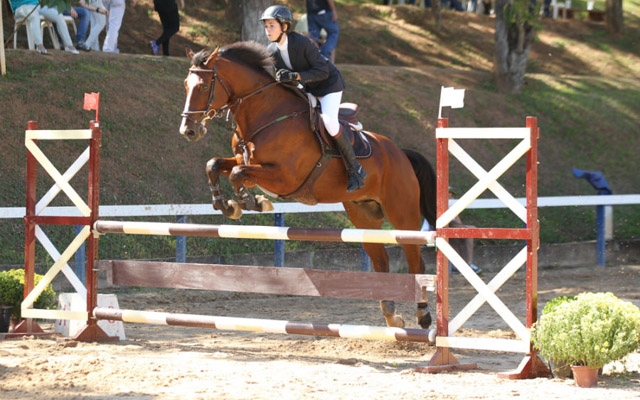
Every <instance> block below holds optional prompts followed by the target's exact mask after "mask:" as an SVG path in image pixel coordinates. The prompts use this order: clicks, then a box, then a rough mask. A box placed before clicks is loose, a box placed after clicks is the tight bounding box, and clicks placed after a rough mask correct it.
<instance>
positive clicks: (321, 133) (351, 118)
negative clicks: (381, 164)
mask: <svg viewBox="0 0 640 400" xmlns="http://www.w3.org/2000/svg"><path fill="white" fill-rule="evenodd" d="M309 105H310V109H311V112H310V114H309V116H310V119H311V130H313V132H315V133H316V136H318V140H319V141H320V146H321V147H322V148H323V152H326V153H328V154H329V155H331V157H341V155H340V153H339V152H338V150H337V149H336V147H335V142H334V141H333V139H332V138H331V135H329V133H328V132H327V130H326V129H325V127H324V122H323V121H322V118H321V117H320V104H319V103H318V104H317V105H316V106H315V107H313V105H312V104H311V102H310V104H309ZM338 120H339V121H340V125H341V126H342V134H343V135H346V138H347V139H348V140H349V142H350V143H351V146H352V147H353V152H354V153H355V155H356V158H368V157H371V144H370V143H369V140H368V139H367V136H366V134H365V131H363V130H362V124H361V123H360V121H358V105H357V104H355V103H342V104H340V109H339V111H338Z"/></svg>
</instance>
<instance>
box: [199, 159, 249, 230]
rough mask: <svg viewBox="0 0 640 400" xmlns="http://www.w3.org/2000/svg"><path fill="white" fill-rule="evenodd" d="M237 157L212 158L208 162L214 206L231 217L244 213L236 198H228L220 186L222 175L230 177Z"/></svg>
mask: <svg viewBox="0 0 640 400" xmlns="http://www.w3.org/2000/svg"><path fill="white" fill-rule="evenodd" d="M236 165H237V163H236V159H235V158H212V159H211V160H209V162H207V167H206V171H207V178H208V179H209V190H211V198H212V202H213V208H214V209H215V210H220V211H222V215H224V216H225V217H227V218H231V219H238V218H240V216H241V215H242V210H241V209H240V206H239V205H238V202H236V201H235V200H226V199H225V197H224V193H223V192H222V188H221V187H220V175H221V174H222V175H225V176H227V177H229V173H230V172H231V169H232V168H233V167H234V166H236Z"/></svg>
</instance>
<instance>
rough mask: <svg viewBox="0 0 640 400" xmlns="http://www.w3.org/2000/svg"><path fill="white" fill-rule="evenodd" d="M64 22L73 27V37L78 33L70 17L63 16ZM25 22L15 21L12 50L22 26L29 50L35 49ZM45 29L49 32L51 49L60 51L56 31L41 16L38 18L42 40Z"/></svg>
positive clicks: (49, 22)
mask: <svg viewBox="0 0 640 400" xmlns="http://www.w3.org/2000/svg"><path fill="white" fill-rule="evenodd" d="M64 21H65V22H66V23H67V25H71V26H72V27H73V33H74V35H75V34H76V33H78V28H77V27H76V22H75V21H74V19H73V17H71V16H70V15H65V16H64ZM26 23H27V21H26V20H24V19H23V20H16V22H15V25H14V27H13V32H14V34H13V48H14V49H16V48H17V47H18V28H20V26H24V27H25V31H26V32H27V42H28V43H29V50H33V49H34V48H35V44H34V43H33V38H32V37H31V34H30V33H29V30H28V29H26ZM45 28H46V29H47V31H48V32H49V37H50V38H51V43H53V47H54V48H55V49H56V50H60V48H61V47H60V41H59V40H58V35H57V34H56V30H55V28H54V26H53V23H52V22H51V21H49V20H47V19H45V18H44V17H43V16H40V29H41V31H42V37H43V38H44V30H45Z"/></svg>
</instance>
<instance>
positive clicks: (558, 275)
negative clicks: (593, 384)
mask: <svg viewBox="0 0 640 400" xmlns="http://www.w3.org/2000/svg"><path fill="white" fill-rule="evenodd" d="M492 277H493V274H486V275H485V276H483V279H484V280H485V281H488V280H489V279H491V278H492ZM450 288H451V289H450V290H451V298H452V299H451V300H452V313H455V312H456V311H457V310H459V309H460V308H461V307H462V306H463V305H464V304H466V302H468V301H469V300H470V299H471V297H472V296H473V295H474V294H475V292H474V289H473V288H472V287H470V286H469V285H468V284H466V281H465V279H464V278H463V277H461V276H459V275H455V276H452V277H451V284H450ZM583 291H611V292H613V293H614V294H616V295H617V296H618V297H620V298H623V299H625V300H630V301H632V302H634V303H635V304H638V303H639V302H640V266H638V265H634V266H618V267H607V268H606V269H602V268H600V267H595V266H588V267H582V268H569V269H549V270H544V271H541V272H540V277H539V295H540V303H539V305H540V307H542V306H543V305H544V303H545V302H546V301H548V300H550V299H551V298H554V297H556V296H558V295H566V294H577V293H580V292H583ZM524 292H525V279H524V273H523V272H518V273H517V274H516V275H515V276H514V277H513V278H512V279H511V280H510V281H508V282H507V283H506V284H505V286H503V288H502V289H500V290H499V292H498V296H499V297H500V298H501V299H502V300H503V301H504V302H505V303H506V304H507V305H508V306H509V307H510V309H512V310H513V312H514V313H515V314H516V315H517V316H518V317H519V318H521V319H523V318H524ZM118 301H119V305H120V308H123V309H139V310H142V309H144V310H155V311H168V312H179V313H200V314H209V315H228V316H235V317H257V318H268V319H282V320H294V321H314V322H317V323H348V324H359V325H381V324H382V317H381V315H380V313H379V310H378V305H377V303H376V302H371V301H357V300H348V301H347V300H336V299H322V298H300V297H283V296H264V295H256V294H244V293H229V292H199V291H184V290H172V289H170V290H145V291H140V290H137V291H135V292H133V291H131V293H125V292H120V293H118ZM431 302H432V304H433V303H434V300H431ZM399 306H400V309H401V312H402V313H403V314H404V315H405V317H406V318H405V319H407V320H408V324H407V325H408V326H409V327H415V325H416V324H415V321H413V318H412V315H413V314H414V308H413V307H414V306H413V305H412V304H408V303H402V304H400V305H399ZM43 327H45V328H48V329H51V327H52V324H45V325H43ZM125 334H126V336H127V339H126V340H123V341H119V342H116V343H110V344H106V343H102V344H101V343H78V342H75V341H69V342H66V343H63V342H61V341H59V340H56V338H58V339H59V338H60V337H59V336H56V335H52V336H49V337H40V338H34V337H25V338H21V339H10V340H3V341H0V398H2V399H24V398H29V399H50V398H57V399H74V398H83V397H88V398H96V399H98V398H99V399H107V398H133V399H152V398H169V399H171V398H189V399H192V398H193V399H214V398H215V399H274V398H278V399H299V398H307V399H364V398H366V399H383V398H384V399H389V398H396V399H418V398H420V399H422V398H440V399H470V398H473V399H480V398H491V399H496V398H500V399H502V398H513V397H517V398H525V399H533V398H542V399H566V398H580V399H596V398H598V399H602V398H610V399H632V398H637V397H638V393H640V353H635V354H633V355H631V356H630V357H629V359H628V360H626V362H625V365H622V364H618V365H616V366H607V367H605V370H604V375H603V376H601V378H600V380H599V383H598V387H597V388H591V389H582V388H578V387H576V386H575V384H574V382H573V380H571V379H566V380H564V379H547V378H538V379H532V380H522V381H515V380H505V379H500V378H499V377H498V375H497V374H498V373H499V372H505V371H510V370H512V369H515V368H516V367H517V366H518V364H519V362H520V361H521V360H522V358H523V356H522V355H521V354H510V353H498V352H486V351H470V350H456V349H454V350H453V353H454V355H455V356H456V357H457V359H458V360H459V361H460V362H461V363H477V369H475V370H471V371H456V372H447V373H440V374H424V373H418V372H416V367H420V366H425V365H426V364H427V363H428V361H429V359H430V358H431V355H432V354H433V353H434V351H435V348H434V347H432V346H429V345H425V344H418V343H405V342H376V341H368V340H360V339H344V338H326V337H311V336H296V335H291V336H286V335H277V334H260V333H250V332H247V333H243V332H230V331H216V330H206V329H199V328H183V327H167V326H157V325H138V324H126V325H125ZM459 334H460V335H464V336H485V337H486V336H490V337H511V336H512V333H511V330H510V329H509V328H508V327H507V326H506V324H505V323H503V322H501V320H500V319H499V317H498V315H497V314H496V313H495V312H494V311H493V310H492V309H491V308H490V307H488V306H486V305H485V306H483V307H482V308H481V309H480V310H479V311H478V313H477V314H476V315H474V316H473V317H472V318H471V319H470V320H469V321H468V322H467V323H466V324H465V325H464V327H463V329H462V331H461V332H460V333H459Z"/></svg>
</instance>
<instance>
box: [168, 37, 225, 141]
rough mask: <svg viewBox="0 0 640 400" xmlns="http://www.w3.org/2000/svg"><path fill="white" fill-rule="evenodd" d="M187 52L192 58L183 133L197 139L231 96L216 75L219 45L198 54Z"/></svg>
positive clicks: (186, 86) (191, 139)
mask: <svg viewBox="0 0 640 400" xmlns="http://www.w3.org/2000/svg"><path fill="white" fill-rule="evenodd" d="M187 56H188V57H189V58H191V67H190V68H189V75H187V78H186V79H185V80H184V88H185V90H186V92H187V99H186V102H185V105H184V111H182V123H181V124H180V134H181V135H182V136H184V137H186V138H187V139H188V140H190V141H196V140H199V139H200V138H201V137H202V136H204V135H205V134H206V133H207V125H208V124H209V120H210V119H211V118H213V117H216V116H219V115H220V114H222V112H223V111H224V109H225V108H226V105H227V104H228V102H229V100H230V93H229V90H228V88H227V86H226V85H225V83H224V82H223V81H222V80H221V79H220V77H218V75H217V71H216V61H217V57H218V49H217V48H216V49H215V50H212V51H211V50H209V51H206V50H203V51H200V52H199V53H197V54H194V52H193V51H192V50H191V49H187Z"/></svg>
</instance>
